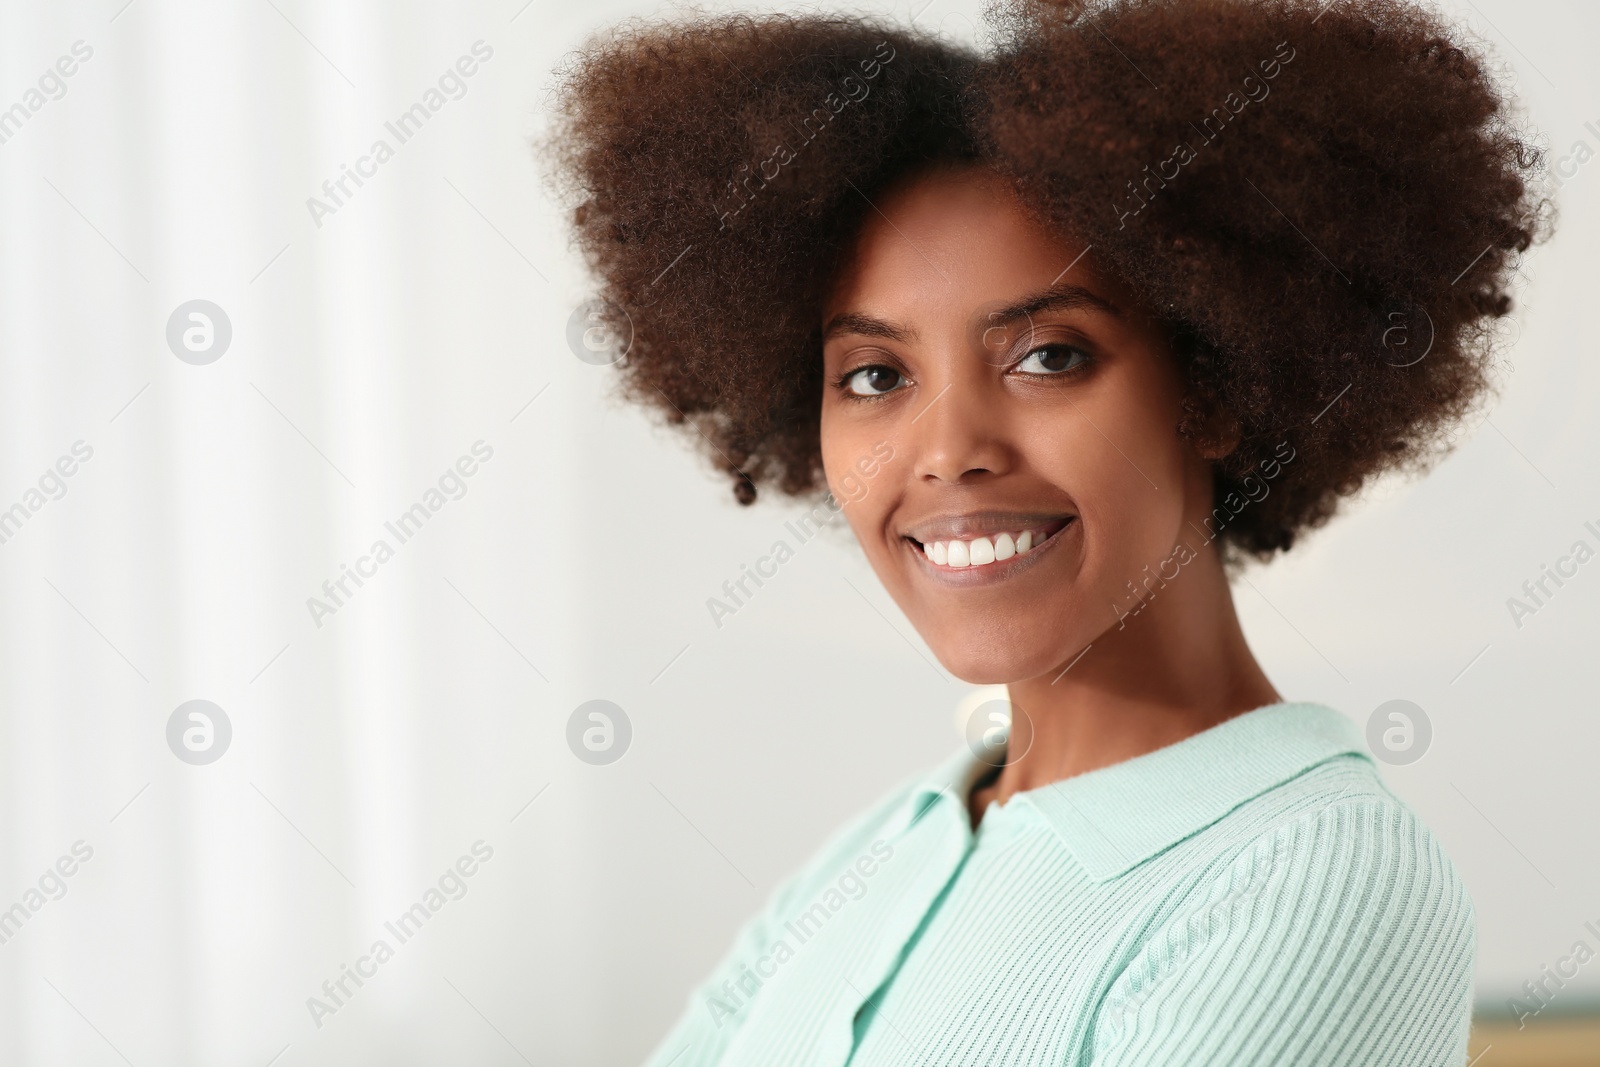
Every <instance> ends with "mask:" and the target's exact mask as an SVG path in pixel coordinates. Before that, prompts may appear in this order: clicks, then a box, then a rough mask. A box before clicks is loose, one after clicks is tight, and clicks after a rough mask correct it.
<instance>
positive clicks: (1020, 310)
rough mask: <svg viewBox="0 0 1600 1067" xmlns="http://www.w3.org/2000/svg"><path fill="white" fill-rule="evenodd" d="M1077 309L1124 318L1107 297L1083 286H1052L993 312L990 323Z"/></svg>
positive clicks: (989, 319) (989, 318)
mask: <svg viewBox="0 0 1600 1067" xmlns="http://www.w3.org/2000/svg"><path fill="white" fill-rule="evenodd" d="M1076 308H1092V309H1094V310H1096V311H1103V312H1105V313H1106V314H1107V315H1113V316H1115V317H1117V318H1119V319H1120V318H1122V311H1121V310H1120V309H1119V308H1118V307H1117V306H1116V305H1115V304H1113V303H1111V301H1109V300H1107V299H1106V298H1105V297H1103V296H1101V295H1099V294H1098V293H1095V292H1093V291H1091V290H1089V289H1085V288H1084V287H1083V286H1081V285H1052V286H1051V287H1050V288H1048V289H1045V290H1043V291H1041V292H1038V293H1035V294H1034V295H1032V296H1028V297H1024V298H1023V299H1021V300H1019V301H1017V302H1016V303H1015V304H1012V305H1011V306H1010V307H1005V308H1001V309H1000V310H999V311H996V312H992V313H991V314H990V315H989V317H988V321H990V322H1009V321H1011V320H1012V319H1020V318H1026V317H1027V316H1029V315H1036V314H1038V313H1040V312H1043V311H1071V310H1074V309H1076Z"/></svg>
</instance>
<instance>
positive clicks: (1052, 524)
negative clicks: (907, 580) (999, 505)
mask: <svg viewBox="0 0 1600 1067" xmlns="http://www.w3.org/2000/svg"><path fill="white" fill-rule="evenodd" d="M1075 521H1076V516H1066V517H1064V518H1061V519H1053V520H1051V521H1049V522H1046V523H1044V524H1043V525H1040V526H1032V527H1027V528H1024V529H1019V530H1016V531H1009V530H1008V531H1002V532H999V533H995V534H988V535H984V536H979V537H972V538H966V539H960V540H958V539H951V540H947V541H929V542H927V543H923V542H921V541H918V540H916V539H915V538H912V537H907V538H905V541H906V543H907V545H909V546H910V548H911V549H912V551H914V552H915V553H916V554H917V556H918V557H920V558H921V560H922V562H923V563H924V564H925V565H926V566H927V567H929V568H930V569H931V570H933V571H934V572H935V573H938V574H940V575H941V576H946V575H948V576H950V577H955V576H957V575H962V574H964V573H972V572H976V571H984V572H994V575H995V577H999V576H1000V574H1001V573H1002V572H1006V573H1009V572H1010V571H1011V570H1013V569H1014V568H1015V567H1017V566H1018V565H1020V564H1021V563H1022V562H1023V561H1024V560H1028V559H1031V558H1032V557H1033V556H1034V555H1035V554H1036V553H1038V552H1040V551H1041V550H1042V549H1044V548H1045V547H1046V546H1048V545H1052V544H1054V542H1055V541H1056V539H1057V535H1058V534H1059V533H1060V532H1061V531H1063V530H1065V529H1067V528H1068V527H1069V526H1071V525H1072V524H1073V523H1074V522H1075Z"/></svg>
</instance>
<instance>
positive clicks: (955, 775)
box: [908, 702, 1372, 882]
mask: <svg viewBox="0 0 1600 1067" xmlns="http://www.w3.org/2000/svg"><path fill="white" fill-rule="evenodd" d="M1346 754H1354V755H1357V756H1359V757H1361V758H1363V759H1366V760H1367V761H1368V762H1369V763H1370V762H1371V761H1372V757H1371V756H1370V755H1369V754H1368V753H1367V749H1366V744H1365V739H1364V738H1363V737H1362V734H1361V731H1360V730H1359V729H1358V728H1357V727H1356V725H1355V723H1353V722H1351V721H1350V719H1348V718H1346V717H1345V716H1344V715H1342V714H1340V713H1339V712H1337V711H1335V710H1334V709H1332V708H1329V707H1326V706H1324V705H1322V704H1314V703H1305V702H1294V703H1281V704H1268V705H1266V706H1264V707H1260V708H1256V709H1255V710H1253V711H1247V712H1245V713H1243V714H1241V715H1235V716H1234V717H1233V718H1231V719H1228V720H1226V721H1224V722H1221V723H1219V724H1217V725H1216V726H1213V727H1210V728H1209V729H1206V730H1202V731H1200V732H1199V733H1197V734H1192V735H1190V736H1189V737H1186V738H1184V739H1183V740H1182V741H1178V742H1176V743H1174V744H1171V745H1167V746H1165V747H1163V748H1158V749H1156V750H1155V751H1153V752H1147V753H1145V754H1144V755H1141V756H1135V757H1134V758H1132V759H1128V760H1123V761H1122V762H1120V763H1114V764H1112V765H1110V766H1108V767H1101V768H1099V769H1097V770H1093V771H1089V772H1087V773H1084V774H1079V775H1074V776H1073V777H1071V778H1064V779H1062V780H1061V781H1059V782H1052V783H1050V784H1049V785H1046V786H1041V787H1039V788H1037V789H1030V790H1027V791H1025V792H1022V793H1018V794H1016V795H1015V796H1013V797H1012V798H1011V799H1010V800H1009V801H1007V806H1009V805H1011V804H1016V803H1018V802H1019V801H1020V802H1022V803H1023V805H1024V806H1028V807H1032V808H1033V809H1034V810H1035V811H1037V812H1038V814H1039V815H1040V816H1041V817H1042V818H1043V820H1044V821H1045V822H1046V823H1047V824H1048V825H1049V826H1050V828H1051V829H1052V830H1054V831H1055V833H1056V834H1057V835H1058V836H1059V837H1060V838H1061V840H1062V842H1063V843H1064V844H1065V845H1066V847H1067V849H1068V850H1069V851H1071V852H1072V854H1073V856H1074V857H1075V858H1076V859H1077V860H1078V862H1079V863H1080V864H1081V865H1082V866H1083V868H1084V870H1085V871H1086V872H1087V873H1088V875H1089V877H1090V878H1092V879H1093V880H1095V881H1096V882H1103V881H1108V880H1110V879H1112V878H1115V877H1117V876H1118V875H1121V874H1124V873H1126V872H1127V871H1129V870H1132V869H1133V868H1134V867H1137V866H1138V865H1139V864H1141V863H1143V862H1144V861H1146V860H1148V859H1150V858H1151V857H1152V856H1155V855H1156V854H1157V853H1160V852H1163V851H1165V850H1166V849H1167V848H1170V847H1171V846H1172V845H1175V844H1177V843H1178V842H1179V841H1182V840H1183V839H1184V838H1187V837H1190V836H1192V835H1194V834H1195V833H1198V832H1199V831H1200V830H1203V829H1204V828H1205V827H1207V826H1209V825H1211V824H1212V823H1214V822H1216V821H1217V820H1218V819H1221V818H1222V817H1223V816H1224V815H1226V814H1227V813H1228V812H1230V811H1232V810H1233V809H1234V808H1236V807H1238V806H1239V805H1241V804H1243V803H1244V802H1245V801H1247V800H1250V799H1251V798H1252V797H1256V796H1259V795H1261V794H1262V793H1265V792H1267V791H1268V790H1270V789H1272V788H1273V787H1275V786H1278V785H1281V784H1283V783H1284V782H1287V781H1288V780H1289V779H1291V778H1294V777H1295V776H1297V775H1299V774H1301V773H1302V772H1304V771H1306V770H1309V769H1310V768H1312V767H1314V766H1316V765H1317V764H1319V763H1324V762H1326V761H1328V760H1330V759H1333V758H1335V757H1338V756H1342V755H1346ZM989 769H990V767H989V764H987V763H985V762H984V761H983V760H980V759H978V758H977V757H976V756H975V755H974V754H973V753H972V752H971V751H969V750H968V749H966V748H962V749H960V750H959V751H957V753H956V754H955V755H953V756H951V757H950V758H949V759H947V760H946V761H944V762H943V763H941V764H940V765H939V766H938V767H936V768H934V769H933V771H932V772H931V773H929V774H928V775H927V776H926V777H925V778H923V779H922V781H921V782H920V783H919V784H918V785H917V787H916V788H915V789H914V790H913V791H912V795H911V797H910V799H909V804H910V810H909V812H908V816H909V818H910V820H911V821H913V822H914V821H916V820H917V819H920V818H922V817H923V816H924V815H925V814H927V813H928V812H929V811H930V810H931V809H932V808H933V807H934V806H935V805H936V804H937V803H938V802H939V801H940V800H941V799H943V800H945V801H947V802H949V803H951V804H952V805H953V807H954V808H955V810H956V814H957V815H958V817H959V818H961V819H963V820H965V819H966V818H967V814H966V798H967V795H968V793H969V792H970V790H971V787H972V785H973V784H974V783H976V782H977V781H978V779H980V778H981V777H982V776H983V775H984V773H985V772H986V771H988V770H989Z"/></svg>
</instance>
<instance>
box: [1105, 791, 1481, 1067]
mask: <svg viewBox="0 0 1600 1067" xmlns="http://www.w3.org/2000/svg"><path fill="white" fill-rule="evenodd" d="M1476 945H1477V933H1476V919H1475V915H1474V910H1473V904H1472V899H1471V897H1470V896H1469V895H1468V893H1467V890H1466V887H1465V885H1464V884H1463V883H1462V881H1461V879H1460V877H1459V876H1458V875H1457V873H1456V871H1455V869H1454V867H1453V866H1452V865H1451V863H1450V860H1449V859H1448V857H1447V856H1446V855H1445V854H1444V852H1443V850H1442V849H1441V848H1440V846H1439V844H1438V842H1437V841H1436V840H1435V838H1434V837H1433V835H1432V834H1431V833H1430V832H1429V831H1428V830H1427V828H1426V827H1424V826H1423V825H1422V823H1421V822H1420V821H1419V820H1418V819H1417V817H1416V816H1415V814H1413V813H1412V812H1411V811H1410V810H1409V809H1407V808H1406V807H1404V805H1403V804H1400V803H1399V802H1397V801H1394V800H1392V799H1386V798H1383V799H1381V798H1376V797H1372V798H1362V799H1361V800H1359V801H1350V802H1341V803H1339V804H1336V805H1334V806H1331V807H1327V808H1324V809H1322V810H1321V811H1319V812H1315V813H1311V814H1308V815H1304V816H1301V817H1300V818H1298V819H1296V820H1295V821H1294V822H1292V823H1289V824H1287V825H1284V826H1282V827H1280V828H1278V829H1277V830H1275V831H1274V832H1272V833H1271V834H1269V835H1267V836H1266V837H1264V838H1263V839H1262V840H1260V841H1258V842H1257V843H1256V844H1255V845H1254V846H1253V847H1252V848H1250V849H1249V850H1247V852H1246V853H1245V854H1243V855H1242V856H1240V857H1239V859H1238V860H1237V861H1236V862H1235V863H1233V864H1232V865H1231V866H1230V867H1229V868H1228V870H1227V871H1226V872H1225V874H1224V875H1223V876H1222V877H1221V878H1219V879H1218V880H1217V881H1215V882H1213V883H1211V884H1210V885H1208V886H1207V887H1206V888H1205V889H1204V890H1203V891H1202V892H1201V893H1200V894H1199V895H1198V898H1197V899H1196V900H1195V901H1194V902H1193V903H1191V904H1189V905H1188V906H1186V907H1183V908H1181V909H1180V910H1179V911H1178V912H1177V914H1176V915H1175V916H1174V917H1173V918H1172V919H1171V920H1170V921H1168V922H1165V923H1164V924H1163V925H1162V926H1161V927H1160V928H1159V929H1157V930H1156V931H1155V932H1154V935H1153V936H1152V937H1151V938H1150V939H1149V940H1147V941H1146V942H1145V944H1144V947H1143V948H1142V949H1141V950H1140V951H1139V952H1138V954H1137V955H1136V956H1135V957H1134V958H1133V960H1132V961H1131V962H1130V964H1129V966H1128V967H1127V968H1126V969H1125V970H1124V971H1123V972H1122V974H1121V975H1119V976H1118V978H1117V979H1116V981H1115V982H1114V983H1113V985H1112V987H1111V989H1110V990H1109V992H1108V994H1107V996H1106V998H1105V1000H1104V1001H1103V1002H1102V1005H1101V1010H1100V1013H1099V1015H1098V1017H1097V1019H1096V1023H1095V1028H1094V1037H1093V1053H1092V1056H1091V1057H1090V1058H1089V1061H1088V1062H1089V1063H1090V1064H1092V1065H1093V1067H1171V1065H1174V1064H1183V1065H1184V1067H1199V1065H1203V1064H1215V1065H1218V1067H1221V1065H1228V1067H1247V1065H1255V1064H1259V1065H1263V1067H1264V1065H1269V1064H1270V1065H1279V1064H1295V1065H1297V1067H1300V1065H1328V1067H1333V1065H1338V1067H1445V1065H1449V1067H1460V1065H1461V1064H1463V1063H1465V1062H1466V1047H1467V1036H1468V1030H1469V1028H1470V1025H1471V1014H1472V979H1473V965H1474V956H1475V953H1476Z"/></svg>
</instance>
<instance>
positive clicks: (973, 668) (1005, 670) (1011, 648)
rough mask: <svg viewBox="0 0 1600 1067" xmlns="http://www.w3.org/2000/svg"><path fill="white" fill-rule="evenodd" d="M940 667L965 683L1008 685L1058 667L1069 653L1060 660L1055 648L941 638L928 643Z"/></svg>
mask: <svg viewBox="0 0 1600 1067" xmlns="http://www.w3.org/2000/svg"><path fill="white" fill-rule="evenodd" d="M930 647H932V648H933V653H934V655H935V656H937V657H938V659H939V662H940V663H941V664H943V666H944V669H945V670H947V671H949V672H950V673H951V674H953V675H955V676H956V677H957V678H959V679H961V680H962V681H963V682H966V683H968V684H969V685H1010V684H1012V683H1014V682H1021V681H1026V680H1027V679H1029V678H1037V677H1039V676H1040V675H1041V674H1046V673H1048V672H1049V671H1050V670H1051V669H1052V668H1055V669H1059V668H1060V667H1061V666H1063V665H1064V664H1065V663H1066V662H1068V661H1069V660H1070V659H1071V658H1072V656H1075V655H1076V654H1077V653H1076V652H1073V653H1071V654H1069V655H1067V658H1066V659H1063V658H1062V656H1063V651H1062V650H1061V649H1060V648H1057V647H1055V646H1054V645H1053V644H1052V645H1051V646H1050V647H1043V646H1041V647H1038V648H1023V647H1019V646H1018V645H1017V644H1015V643H1014V642H1007V643H1004V644H999V645H990V644H987V643H986V642H985V641H983V640H982V639H981V638H974V639H972V640H968V641H960V640H951V639H945V640H941V641H940V642H939V644H936V645H934V644H931V643H930Z"/></svg>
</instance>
